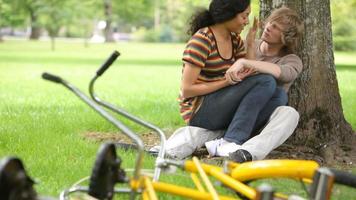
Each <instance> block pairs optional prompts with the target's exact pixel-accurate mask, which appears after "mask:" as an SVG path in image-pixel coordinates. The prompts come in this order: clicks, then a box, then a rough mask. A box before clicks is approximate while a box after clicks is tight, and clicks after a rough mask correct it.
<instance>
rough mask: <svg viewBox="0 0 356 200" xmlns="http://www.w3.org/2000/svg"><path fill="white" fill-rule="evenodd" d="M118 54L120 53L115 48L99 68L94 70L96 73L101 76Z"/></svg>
mask: <svg viewBox="0 0 356 200" xmlns="http://www.w3.org/2000/svg"><path fill="white" fill-rule="evenodd" d="M119 56H120V53H119V52H118V51H116V50H115V51H114V52H113V53H112V54H111V56H110V57H109V58H108V59H107V60H106V61H105V63H104V64H103V65H102V66H101V67H100V69H99V70H98V71H96V75H97V76H101V75H102V74H103V73H104V72H105V71H106V70H107V69H108V68H109V67H110V66H111V64H112V63H113V62H114V61H115V60H116V59H117V57H119Z"/></svg>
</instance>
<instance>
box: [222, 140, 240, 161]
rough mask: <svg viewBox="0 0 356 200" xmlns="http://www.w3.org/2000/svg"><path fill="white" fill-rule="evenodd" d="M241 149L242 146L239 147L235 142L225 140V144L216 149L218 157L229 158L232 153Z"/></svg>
mask: <svg viewBox="0 0 356 200" xmlns="http://www.w3.org/2000/svg"><path fill="white" fill-rule="evenodd" d="M240 148H241V145H238V144H236V143H235V142H228V141H226V140H223V142H221V143H220V145H219V146H217V148H216V156H221V157H228V156H229V154H230V153H232V152H235V151H236V150H238V149H240Z"/></svg>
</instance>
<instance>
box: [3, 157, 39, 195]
mask: <svg viewBox="0 0 356 200" xmlns="http://www.w3.org/2000/svg"><path fill="white" fill-rule="evenodd" d="M33 184H34V181H33V180H32V179H31V178H30V177H29V176H28V175H27V173H26V170H25V168H24V166H23V164H22V162H21V160H20V159H19V158H15V157H6V158H4V159H2V160H1V161H0V199H2V200H35V199H37V194H36V191H35V190H34V189H33Z"/></svg>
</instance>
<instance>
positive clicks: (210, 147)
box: [205, 138, 224, 156]
mask: <svg viewBox="0 0 356 200" xmlns="http://www.w3.org/2000/svg"><path fill="white" fill-rule="evenodd" d="M223 140H224V139H223V138H219V139H215V140H211V141H208V142H205V147H206V150H207V151H208V153H209V155H210V156H216V149H217V147H218V146H219V145H220V144H221V143H222V142H223Z"/></svg>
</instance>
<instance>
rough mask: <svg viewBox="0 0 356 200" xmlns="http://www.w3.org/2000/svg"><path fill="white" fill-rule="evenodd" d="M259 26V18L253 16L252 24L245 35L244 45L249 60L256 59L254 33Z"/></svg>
mask: <svg viewBox="0 0 356 200" xmlns="http://www.w3.org/2000/svg"><path fill="white" fill-rule="evenodd" d="M258 27H259V20H258V19H257V18H256V17H254V18H253V25H252V27H251V28H250V29H249V31H248V33H247V35H246V40H245V43H246V44H245V47H246V58H247V59H250V60H255V59H256V52H255V51H256V47H255V38H256V33H257V30H258Z"/></svg>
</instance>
